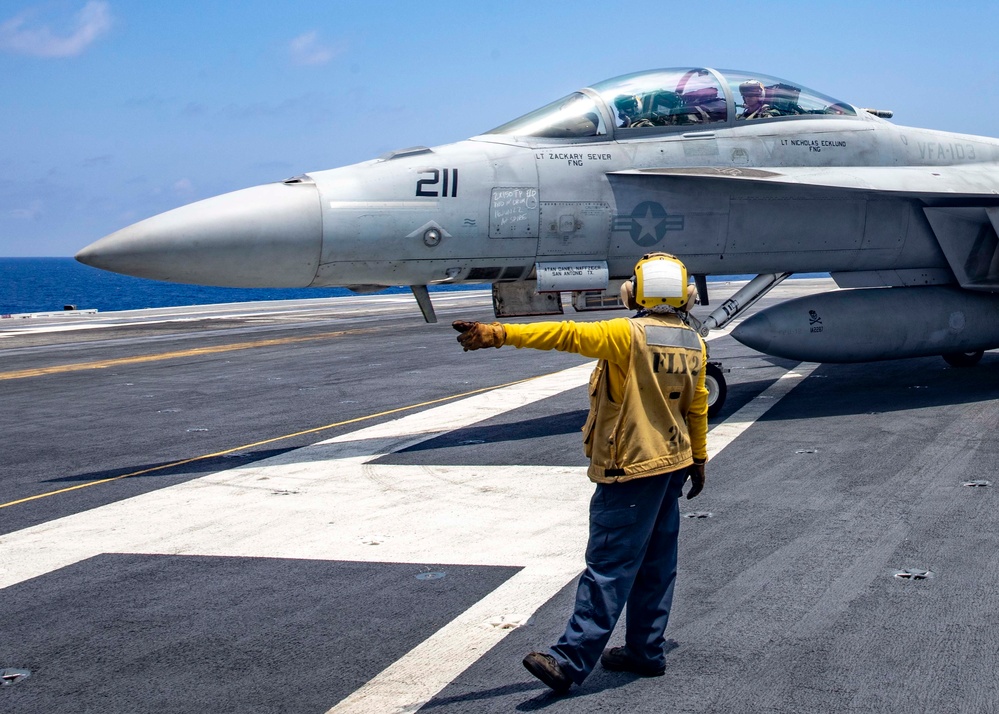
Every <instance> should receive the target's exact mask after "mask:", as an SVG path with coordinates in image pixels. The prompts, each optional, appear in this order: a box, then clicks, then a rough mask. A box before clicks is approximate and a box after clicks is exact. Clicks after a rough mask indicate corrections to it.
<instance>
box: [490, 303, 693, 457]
mask: <svg viewBox="0 0 999 714" xmlns="http://www.w3.org/2000/svg"><path fill="white" fill-rule="evenodd" d="M630 323H631V320H630V319H629V318H626V317H619V318H614V319H611V320H601V321H599V322H579V323H577V322H573V321H572V320H566V321H562V322H535V323H531V324H526V325H521V324H513V323H504V324H503V329H504V331H505V332H506V344H508V345H513V346H514V347H518V348H521V347H529V348H531V349H536V350H558V351H560V352H574V353H577V354H581V355H583V356H584V357H591V358H593V359H599V360H604V361H606V363H607V367H606V369H607V383H608V391H609V395H608V396H609V397H610V399H611V400H612V401H614V402H617V403H620V402H621V401H622V396H623V394H624V383H625V380H626V379H627V377H628V371H629V369H630V364H631V324H630ZM701 349H702V352H704V347H703V343H702V347H701ZM705 363H706V355H705V359H704V360H702V365H704V364H705ZM696 385H697V387H696V393H695V397H694V400H693V403H692V404H691V409H690V411H689V412H688V413H687V419H686V421H687V429H688V433H689V435H690V445H691V451H692V453H693V457H694V458H695V459H698V460H702V459H706V458H707V455H708V449H707V434H708V422H707V396H708V392H707V388H706V387H705V386H704V368H703V366H702V368H701V369H700V373H699V374H698V375H697V380H696Z"/></svg>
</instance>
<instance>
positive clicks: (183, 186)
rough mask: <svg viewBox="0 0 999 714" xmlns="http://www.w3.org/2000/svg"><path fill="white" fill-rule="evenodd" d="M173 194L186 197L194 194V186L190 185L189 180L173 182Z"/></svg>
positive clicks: (183, 179)
mask: <svg viewBox="0 0 999 714" xmlns="http://www.w3.org/2000/svg"><path fill="white" fill-rule="evenodd" d="M173 192H174V193H176V194H178V195H181V196H183V195H187V194H190V193H193V192H194V184H193V183H191V179H189V178H182V179H180V180H179V181H177V182H175V183H174V185H173Z"/></svg>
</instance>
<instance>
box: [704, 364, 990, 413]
mask: <svg viewBox="0 0 999 714" xmlns="http://www.w3.org/2000/svg"><path fill="white" fill-rule="evenodd" d="M771 384H773V381H772V380H758V381H754V382H741V383H738V384H730V385H729V396H728V401H727V402H726V405H725V408H724V409H723V410H722V412H721V413H720V414H719V415H718V419H719V420H724V419H726V418H728V417H729V416H731V415H732V414H733V413H734V412H735V411H736V410H738V409H739V408H740V407H741V406H743V405H744V404H746V403H747V402H748V401H750V400H751V399H752V398H754V397H756V396H758V395H759V394H760V393H762V392H763V391H764V390H765V389H766V388H767V387H768V386H770V385H771ZM995 399H999V354H986V355H985V357H984V358H983V359H982V361H981V362H980V363H979V364H978V365H977V366H975V367H968V368H959V367H949V366H947V365H946V364H945V363H944V362H943V360H941V359H940V358H939V357H927V358H920V359H902V360H888V361H884V362H869V363H863V364H823V365H819V366H818V368H817V369H816V370H815V371H814V372H813V373H812V374H811V376H809V377H808V378H807V379H806V380H804V382H802V383H801V384H800V385H798V386H797V387H795V389H794V391H792V392H791V393H790V394H789V395H788V396H787V398H785V399H784V400H783V401H782V402H781V403H780V404H778V405H775V408H774V409H772V410H770V411H768V412H767V413H766V414H765V415H764V417H763V419H764V420H790V419H814V418H818V417H830V416H849V415H861V414H868V415H870V414H882V413H893V412H903V411H909V410H914V409H934V408H942V407H947V406H951V405H958V404H974V403H978V402H987V401H991V400H995ZM713 421H714V420H713Z"/></svg>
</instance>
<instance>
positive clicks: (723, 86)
mask: <svg viewBox="0 0 999 714" xmlns="http://www.w3.org/2000/svg"><path fill="white" fill-rule="evenodd" d="M828 116H840V117H842V116H857V110H856V108H854V107H852V106H850V105H849V104H846V103H845V102H841V101H838V100H836V99H833V98H832V97H828V96H826V95H824V94H820V93H819V92H815V91H813V90H811V89H808V88H806V87H802V86H801V85H798V84H794V83H791V82H788V81H786V80H783V79H779V78H777V77H771V76H769V75H765V74H759V73H757V72H744V71H740V70H717V71H716V70H712V69H703V68H694V69H688V68H674V69H660V70H652V71H647V72H638V73H635V74H628V75H624V76H623V77H615V78H614V79H608V80H606V81H603V82H600V83H599V84H595V85H593V87H590V88H588V89H584V90H583V91H580V92H574V93H573V94H570V95H569V96H567V97H563V98H562V99H559V100H558V101H556V102H552V103H551V104H549V105H547V106H544V107H541V108H540V109H536V110H535V111H533V112H531V113H530V114H525V115H524V116H522V117H520V118H519V119H514V120H513V121H511V122H508V123H506V124H504V125H503V126H500V127H497V128H496V129H493V130H492V131H490V132H487V133H489V134H506V135H509V136H525V137H526V136H534V137H539V138H547V139H577V138H584V137H599V136H607V135H610V134H614V135H615V136H618V137H626V136H633V135H637V134H640V133H645V132H647V131H648V130H649V129H653V128H656V127H659V128H662V127H688V128H689V127H697V126H704V125H708V124H722V123H733V122H741V121H755V120H759V119H777V118H786V117H813V118H814V117H828ZM608 127H610V128H608Z"/></svg>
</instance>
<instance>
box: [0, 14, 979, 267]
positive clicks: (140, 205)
mask: <svg viewBox="0 0 999 714" xmlns="http://www.w3.org/2000/svg"><path fill="white" fill-rule="evenodd" d="M997 21H999V4H997V3H994V2H964V3H947V4H944V3H939V2H923V1H922V0H909V1H907V2H902V1H899V2H881V3H876V4H875V3H873V2H854V1H852V0H846V1H842V2H810V1H809V0H798V1H797V2H745V1H741V2H725V1H716V2H712V3H701V2H689V1H688V2H674V1H673V0H669V1H663V0H645V1H644V2H637V3H610V2H595V1H592V0H575V1H574V2H571V3H569V2H564V3H563V2H543V1H539V0H534V2H527V1H521V0H505V1H504V2H495V3H494V2H469V0H434V2H413V1H412V0H408V1H400V2H377V0H358V1H354V0H326V1H323V2H320V1H317V0H294V1H292V2H275V0H266V1H265V0H241V1H240V2H205V0H0V102H2V104H0V107H2V111H0V139H2V142H0V147H2V148H0V256H68V255H72V254H73V253H74V252H76V251H77V250H78V249H79V248H82V247H83V246H84V245H86V244H88V243H90V242H92V241H93V240H96V239H97V238H100V237H101V236H103V235H105V234H107V233H110V232H112V231H114V230H117V229H118V228H121V227H123V226H125V225H127V224H129V223H133V222H135V221H137V220H140V219H142V218H145V217H148V216H150V215H153V214H156V213H159V212H162V211H165V210H168V209H170V208H174V207H176V206H178V205H181V204H184V203H189V202H191V201H195V200H198V199H201V198H206V197H208V196H212V195H216V194H219V193H223V192H225V191H231V190H235V189H238V188H244V187H247V186H251V185H254V184H259V183H266V182H270V181H279V180H282V179H284V178H287V177H289V176H293V175H296V174H299V173H303V172H306V171H312V170H319V169H327V168H333V167H335V166H341V165H345V164H350V163H355V162H358V161H363V160H366V159H369V158H373V157H375V156H377V155H379V154H382V153H384V152H386V151H388V150H391V149H397V148H403V147H408V146H413V145H419V144H422V145H427V146H433V145H436V144H442V143H448V142H451V141H458V140H460V139H464V138H466V137H468V136H472V135H474V134H477V133H480V132H482V131H485V130H488V129H491V128H493V127H495V126H498V125H500V124H502V123H504V122H506V121H507V120H509V119H512V118H514V117H516V116H519V115H521V114H523V113H525V112H527V111H529V110H531V109H534V108H536V107H538V106H541V105H542V104H545V103H547V102H549V101H551V100H553V99H556V98H558V97H560V96H562V95H565V94H568V93H569V92H571V91H573V90H575V89H577V88H579V87H582V86H586V85H589V84H593V83H595V82H597V81H599V80H601V79H606V78H608V77H613V76H616V75H620V74H626V73H629V72H633V71H637V70H641V69H652V68H656V67H675V66H686V65H703V66H711V67H729V68H740V69H747V70H753V71H757V72H760V73H765V74H771V75H776V76H779V77H784V78H787V79H790V80H793V81H795V82H798V83H801V84H804V85H805V86H808V87H811V88H812V89H815V90H818V91H820V92H824V93H826V94H830V95H832V96H834V97H837V98H839V99H842V100H845V101H848V102H851V103H853V104H857V105H860V106H871V107H879V108H886V109H893V110H894V111H895V121H896V122H897V123H899V124H907V125H912V126H923V127H929V128H934V129H944V130H948V131H958V132H964V133H971V134H985V135H990V136H997V135H999V119H997V116H999V100H997V90H996V88H997V87H999V53H997V52H996V50H995V49H994V48H995V39H994V33H995V28H996V27H997V26H999V22H997Z"/></svg>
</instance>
